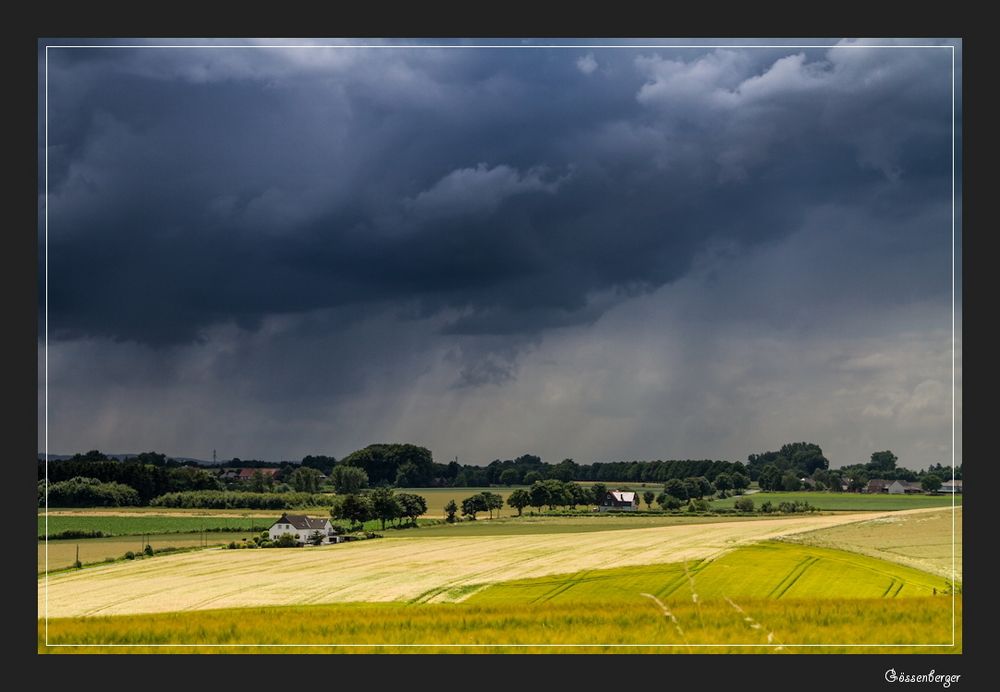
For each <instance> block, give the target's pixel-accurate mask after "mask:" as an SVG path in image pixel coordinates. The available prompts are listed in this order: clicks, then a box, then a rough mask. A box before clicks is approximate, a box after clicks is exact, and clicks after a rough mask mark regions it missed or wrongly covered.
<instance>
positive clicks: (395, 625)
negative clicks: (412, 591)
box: [38, 596, 962, 655]
mask: <svg viewBox="0 0 1000 692" xmlns="http://www.w3.org/2000/svg"><path fill="white" fill-rule="evenodd" d="M953 616H954V620H953ZM953 627H954V629H953ZM961 634H962V600H961V598H960V597H959V598H957V599H956V600H955V609H954V610H953V609H952V599H951V598H949V597H947V596H937V597H929V596H928V597H921V598H908V599H885V598H874V599H804V600H802V599H791V600H768V599H738V600H732V601H731V602H728V601H725V600H721V601H714V602H705V603H692V602H691V601H688V602H687V603H682V604H676V605H675V604H672V605H671V606H670V610H669V616H668V615H667V614H665V613H664V611H663V610H662V609H661V608H660V607H659V606H658V605H657V604H656V603H655V602H653V601H652V600H643V601H642V602H634V603H616V604H615V605H614V607H612V608H609V607H606V606H605V605H604V604H602V603H600V602H591V603H545V604H543V605H542V606H539V605H537V604H518V603H505V604H486V605H479V604H469V603H457V604H456V603H432V604H423V605H420V606H411V605H408V604H402V603H376V604H372V603H348V604H334V605H314V606H292V607H279V608H275V607H271V608H237V609H232V610H206V611H198V612H184V613H164V614H157V615H131V616H129V615H125V616H109V617H90V618H67V619H54V620H51V621H49V623H48V625H47V627H46V623H45V622H44V621H39V623H38V651H39V652H40V653H119V654H120V653H277V654H282V653H324V654H328V653H630V654H636V653H652V654H663V653H682V654H683V653H767V654H773V655H784V654H794V653H877V652H894V653H937V654H942V653H946V654H947V653H961V651H962V640H961ZM953 635H954V638H953ZM261 645H263V646H261Z"/></svg>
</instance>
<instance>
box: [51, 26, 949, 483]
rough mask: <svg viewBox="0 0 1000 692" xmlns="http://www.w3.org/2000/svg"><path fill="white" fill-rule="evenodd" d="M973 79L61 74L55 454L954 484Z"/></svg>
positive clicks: (163, 60)
mask: <svg viewBox="0 0 1000 692" xmlns="http://www.w3.org/2000/svg"><path fill="white" fill-rule="evenodd" d="M699 42H702V43H704V42H705V41H699ZM727 42H728V41H727ZM957 57H958V60H957V63H958V68H959V73H958V75H957V77H958V80H959V84H960V81H961V71H960V70H961V51H960V50H959V51H957ZM950 59H951V56H950V52H949V51H948V50H943V49H939V48H934V49H912V48H907V49H885V48H881V49H857V48H839V47H838V48H829V49H825V48H821V49H799V48H791V47H790V48H782V49H772V48H769V49H752V50H738V49H733V50H730V49H719V50H712V49H705V48H699V49H678V48H662V49H659V48H657V49H654V48H644V49H614V50H610V49H600V48H594V47H593V46H581V48H580V49H579V50H576V49H568V50H553V49H544V50H534V49H532V50H509V49H461V50H439V49H426V50H417V49H395V48H393V49H330V48H320V49H292V48H268V49H204V48H191V49H183V50H177V49H171V50H164V49H141V50H137V49H113V50H109V49H94V50H89V49H88V50H69V49H66V50H62V51H60V50H59V49H55V50H50V52H49V68H50V70H49V94H50V101H49V116H50V117H49V123H48V125H49V137H50V139H49V143H50V149H49V151H48V160H49V175H50V181H49V182H50V185H49V198H48V203H49V221H50V226H49V241H50V242H49V246H48V250H49V270H50V275H49V308H50V313H49V328H50V331H49V335H50V337H51V339H50V342H49V347H48V348H47V349H45V350H44V357H45V360H40V362H39V371H40V373H43V378H44V386H43V382H42V381H40V383H39V419H40V420H42V418H43V416H45V415H47V418H46V420H47V421H48V423H49V426H48V427H47V428H46V429H45V430H44V433H45V436H42V432H43V431H41V430H40V438H39V444H40V449H41V448H42V446H43V442H44V441H45V440H49V441H50V442H51V444H52V447H51V451H53V452H73V451H79V450H86V449H93V448H100V449H104V450H109V451H141V450H143V449H149V448H153V449H157V450H160V451H164V452H167V453H170V454H175V455H182V456H196V457H201V458H209V457H210V456H211V453H212V450H213V449H217V450H218V453H219V456H220V458H224V457H225V458H228V456H232V455H236V456H241V457H244V458H248V457H262V458H272V459H281V458H300V457H301V456H303V455H305V454H310V453H332V454H334V455H337V456H341V455H343V454H346V453H348V452H350V451H352V450H354V449H357V448H359V447H361V446H363V445H365V444H368V443H371V442H374V441H390V440H396V441H408V442H413V443H416V444H423V445H426V446H428V447H429V448H431V449H432V450H433V451H434V454H435V457H436V458H437V459H439V460H442V459H450V458H454V457H455V456H456V455H457V456H459V457H460V458H461V460H462V461H463V462H464V461H469V462H488V461H489V460H491V459H493V458H497V457H501V458H504V457H507V456H510V457H513V456H516V455H519V454H522V453H525V452H532V453H538V454H541V455H542V456H543V458H546V459H548V460H558V459H561V458H564V457H566V456H571V457H574V458H576V459H577V460H578V461H582V462H587V461H594V460H606V459H621V458H626V459H628V458H657V457H660V458H670V457H675V458H684V457H705V456H710V457H716V458H734V459H735V458H745V456H746V454H747V453H749V452H751V451H762V450H764V449H775V448H777V447H778V446H779V445H780V444H782V443H783V442H787V441H791V440H801V439H807V440H810V441H815V442H817V443H819V444H820V445H821V446H822V447H823V449H824V451H825V452H826V453H827V456H828V457H829V458H830V459H831V460H832V461H833V463H834V464H835V465H837V464H842V463H851V462H854V461H859V460H863V459H864V458H866V457H867V455H868V454H870V453H871V451H873V450H875V449H886V448H889V449H892V450H893V451H895V452H896V453H897V454H898V455H899V456H900V459H901V462H902V463H903V464H904V465H906V466H909V467H911V468H914V467H917V466H925V465H926V464H928V463H934V462H938V461H942V462H947V461H948V460H949V455H950V452H951V437H950V435H951V425H952V416H951V399H950V395H951V348H952V341H951V329H950V326H951V295H950V290H951V276H950V270H951V266H950V263H949V256H950V251H951V250H952V247H951V237H950V230H951V223H950V222H951V202H952V200H951V178H950V172H951V161H950V157H951V145H952V142H951V84H950V66H951V63H950ZM960 103H961V99H960V94H959V108H958V113H957V116H958V118H959V119H960V118H961V107H960ZM40 128H41V124H40ZM957 144H958V146H959V147H960V146H961V139H960V137H959V140H958V142H957ZM957 185H958V189H959V190H961V180H960V179H959V180H958V181H957ZM40 192H44V188H42V189H41V190H40ZM40 202H44V200H40ZM958 212H959V219H960V218H961V216H960V212H961V210H960V208H959V210H958ZM958 231H959V238H960V228H959V229H958ZM956 249H957V250H958V251H959V252H960V241H959V247H958V248H956ZM959 256H960V255H959ZM957 268H958V269H959V272H960V265H959V267H957ZM959 276H960V273H959ZM959 281H960V279H959ZM959 295H960V294H959ZM959 337H960V335H959ZM40 352H41V349H40ZM41 357H42V356H40V358H41ZM957 359H958V373H957V380H958V392H959V398H958V401H957V411H958V415H959V417H960V414H961V398H960V391H961V390H960V385H961V365H960V363H961V353H960V341H959V342H958V354H957ZM46 393H48V395H49V396H48V399H46V398H45V394H46ZM958 430H959V433H960V430H961V428H960V426H959V428H958ZM956 446H957V449H958V450H959V457H958V461H959V462H960V461H961V457H960V449H961V439H960V437H959V439H958V440H957V442H956Z"/></svg>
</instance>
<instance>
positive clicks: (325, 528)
mask: <svg viewBox="0 0 1000 692" xmlns="http://www.w3.org/2000/svg"><path fill="white" fill-rule="evenodd" d="M317 531H319V532H320V534H321V535H322V536H323V543H324V544H327V543H339V542H340V541H339V540H338V539H339V538H340V537H339V536H337V535H336V534H335V533H334V532H333V524H331V523H330V520H329V519H316V518H313V517H307V516H306V515H304V514H288V513H285V514H282V515H281V516H280V517H278V520H277V521H276V522H274V523H273V524H271V528H269V529H268V530H267V535H268V538H270V539H271V540H272V541H276V540H278V539H279V538H281V536H283V535H284V534H286V533H290V534H291V535H293V536H295V540H297V541H298V542H299V543H305V544H308V543H310V539H311V538H312V537H313V536H314V535H315V533H316V532H317Z"/></svg>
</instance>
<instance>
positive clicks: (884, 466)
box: [866, 449, 899, 473]
mask: <svg viewBox="0 0 1000 692" xmlns="http://www.w3.org/2000/svg"><path fill="white" fill-rule="evenodd" d="M897 461H899V457H897V456H896V455H895V454H893V453H892V452H890V451H889V450H888V449H887V450H885V451H883V452H872V457H871V461H869V462H868V463H867V464H866V466H867V467H868V470H870V471H874V472H876V473H880V472H883V471H893V470H895V468H896V462H897Z"/></svg>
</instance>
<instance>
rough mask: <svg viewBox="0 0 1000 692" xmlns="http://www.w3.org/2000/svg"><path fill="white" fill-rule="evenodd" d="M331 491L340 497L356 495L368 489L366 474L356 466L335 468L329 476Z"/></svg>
mask: <svg viewBox="0 0 1000 692" xmlns="http://www.w3.org/2000/svg"><path fill="white" fill-rule="evenodd" d="M330 480H331V481H333V489H334V490H336V491H337V493H338V494H340V495H349V494H352V493H357V492H358V491H360V490H363V489H364V488H367V487H368V474H367V473H365V470H364V469H360V468H358V467H356V466H343V465H338V466H336V467H335V468H334V469H333V471H332V473H331V474H330Z"/></svg>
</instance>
